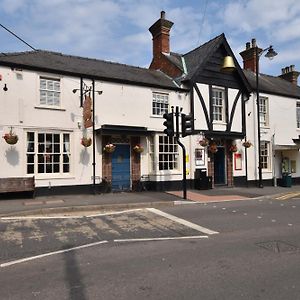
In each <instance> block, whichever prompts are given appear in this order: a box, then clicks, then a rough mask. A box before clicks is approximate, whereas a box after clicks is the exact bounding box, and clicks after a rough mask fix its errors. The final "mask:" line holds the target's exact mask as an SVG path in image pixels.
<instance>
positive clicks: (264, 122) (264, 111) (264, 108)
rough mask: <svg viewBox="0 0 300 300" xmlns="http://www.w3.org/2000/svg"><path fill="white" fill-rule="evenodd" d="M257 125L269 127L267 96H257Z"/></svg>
mask: <svg viewBox="0 0 300 300" xmlns="http://www.w3.org/2000/svg"><path fill="white" fill-rule="evenodd" d="M259 125H260V127H269V98H268V97H264V96H262V97H259Z"/></svg>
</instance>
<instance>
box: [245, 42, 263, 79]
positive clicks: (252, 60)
mask: <svg viewBox="0 0 300 300" xmlns="http://www.w3.org/2000/svg"><path fill="white" fill-rule="evenodd" d="M256 47H257V45H256V39H252V40H251V44H250V42H247V43H246V50H244V51H242V52H240V55H241V56H242V58H243V63H244V69H245V70H251V71H253V72H255V73H256V50H255V49H256ZM261 51H262V49H261V48H258V54H259V53H261Z"/></svg>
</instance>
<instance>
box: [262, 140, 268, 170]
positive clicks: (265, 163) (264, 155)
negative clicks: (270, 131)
mask: <svg viewBox="0 0 300 300" xmlns="http://www.w3.org/2000/svg"><path fill="white" fill-rule="evenodd" d="M270 150H271V149H270V142H268V141H261V144H260V159H261V169H262V170H264V171H269V170H270V169H271V152H270Z"/></svg>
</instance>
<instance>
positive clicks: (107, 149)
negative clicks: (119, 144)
mask: <svg viewBox="0 0 300 300" xmlns="http://www.w3.org/2000/svg"><path fill="white" fill-rule="evenodd" d="M115 149H116V146H115V145H114V144H106V145H105V146H104V148H103V151H104V152H106V153H113V152H114V151H115Z"/></svg>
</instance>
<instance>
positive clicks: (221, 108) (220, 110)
mask: <svg viewBox="0 0 300 300" xmlns="http://www.w3.org/2000/svg"><path fill="white" fill-rule="evenodd" d="M217 93H220V95H222V97H219V95H217ZM211 101H212V103H211V107H212V120H213V122H216V123H225V122H226V120H225V112H226V95H225V88H223V87H217V86H213V87H212V88H211ZM219 101H221V104H220V103H217V102H219ZM216 116H218V117H217V118H216Z"/></svg>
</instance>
